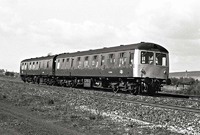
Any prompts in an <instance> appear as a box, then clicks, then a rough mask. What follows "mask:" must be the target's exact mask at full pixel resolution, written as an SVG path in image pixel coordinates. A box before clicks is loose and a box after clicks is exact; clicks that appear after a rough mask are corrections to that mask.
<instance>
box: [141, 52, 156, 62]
mask: <svg viewBox="0 0 200 135" xmlns="http://www.w3.org/2000/svg"><path fill="white" fill-rule="evenodd" d="M153 55H154V54H153V52H144V51H143V52H141V63H142V64H153V63H154V56H153Z"/></svg>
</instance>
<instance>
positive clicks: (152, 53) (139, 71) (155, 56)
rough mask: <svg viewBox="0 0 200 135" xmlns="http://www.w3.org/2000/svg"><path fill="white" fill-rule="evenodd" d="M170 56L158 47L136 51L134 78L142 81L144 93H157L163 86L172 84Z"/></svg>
mask: <svg viewBox="0 0 200 135" xmlns="http://www.w3.org/2000/svg"><path fill="white" fill-rule="evenodd" d="M159 47H161V46H159ZM168 54H169V53H168V51H167V50H164V49H163V48H161V49H160V48H158V47H156V48H151V49H150V48H149V49H146V50H145V49H137V50H135V59H134V67H133V76H134V77H135V78H139V79H140V81H141V90H142V91H145V92H148V93H155V92H157V91H160V90H161V87H162V85H163V84H169V83H170V81H169V79H168V77H169V55H168Z"/></svg>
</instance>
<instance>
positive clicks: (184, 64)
mask: <svg viewBox="0 0 200 135" xmlns="http://www.w3.org/2000/svg"><path fill="white" fill-rule="evenodd" d="M141 41H144V42H153V43H157V44H160V45H162V46H164V47H166V48H167V49H168V50H169V52H170V71H171V72H175V71H185V70H188V71H194V70H195V71H197V70H199V71H200V1H199V0H0V48H1V52H0V69H7V70H9V71H16V72H19V65H20V61H21V60H23V59H26V58H31V57H38V56H45V55H47V54H48V53H52V54H58V53H63V52H73V51H81V50H89V49H95V48H102V47H110V46H116V45H121V44H132V43H138V42H141Z"/></svg>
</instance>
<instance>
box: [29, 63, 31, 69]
mask: <svg viewBox="0 0 200 135" xmlns="http://www.w3.org/2000/svg"><path fill="white" fill-rule="evenodd" d="M29 70H31V62H30V65H29Z"/></svg>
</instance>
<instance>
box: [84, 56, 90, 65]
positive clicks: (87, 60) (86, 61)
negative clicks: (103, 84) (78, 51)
mask: <svg viewBox="0 0 200 135" xmlns="http://www.w3.org/2000/svg"><path fill="white" fill-rule="evenodd" d="M88 67H89V57H88V56H86V57H85V61H84V68H88Z"/></svg>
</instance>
